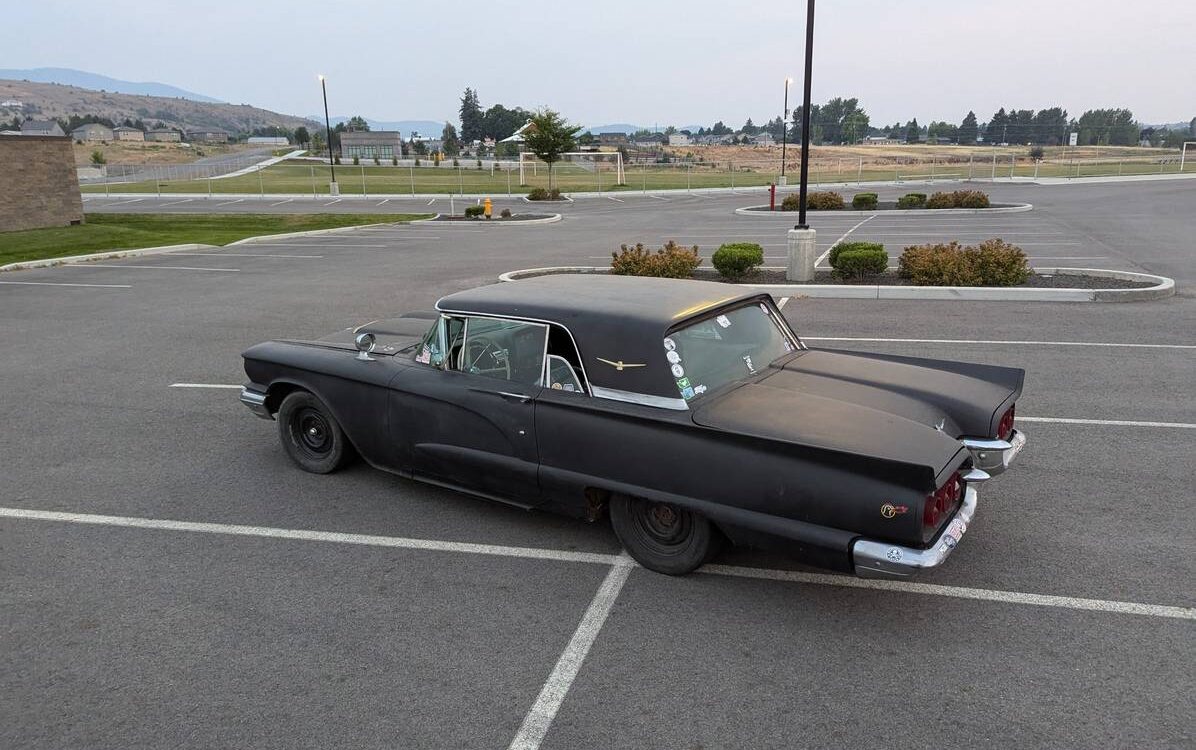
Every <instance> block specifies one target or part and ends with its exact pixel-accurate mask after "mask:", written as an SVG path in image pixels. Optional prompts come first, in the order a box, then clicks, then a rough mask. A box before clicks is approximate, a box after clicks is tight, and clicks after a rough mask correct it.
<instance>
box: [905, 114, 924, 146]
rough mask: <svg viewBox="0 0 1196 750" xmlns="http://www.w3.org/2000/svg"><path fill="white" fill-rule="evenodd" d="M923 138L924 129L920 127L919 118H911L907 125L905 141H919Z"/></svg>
mask: <svg viewBox="0 0 1196 750" xmlns="http://www.w3.org/2000/svg"><path fill="white" fill-rule="evenodd" d="M920 140H922V129H921V128H920V127H918V118H916V117H915V118H914V119H912V120H910V121H909V122H908V123H906V125H905V142H906V143H917V142H918V141H920Z"/></svg>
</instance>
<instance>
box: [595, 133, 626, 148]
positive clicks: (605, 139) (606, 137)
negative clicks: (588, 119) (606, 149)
mask: <svg viewBox="0 0 1196 750" xmlns="http://www.w3.org/2000/svg"><path fill="white" fill-rule="evenodd" d="M598 145H599V146H626V145H627V134H626V133H599V134H598Z"/></svg>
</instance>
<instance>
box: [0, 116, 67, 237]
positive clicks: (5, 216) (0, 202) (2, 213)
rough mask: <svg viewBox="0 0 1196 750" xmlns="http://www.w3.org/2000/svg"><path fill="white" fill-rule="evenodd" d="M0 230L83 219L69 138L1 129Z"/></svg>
mask: <svg viewBox="0 0 1196 750" xmlns="http://www.w3.org/2000/svg"><path fill="white" fill-rule="evenodd" d="M0 164H4V165H5V175H4V179H3V180H0V232H12V231H16V230H18V229H37V228H40V227H61V226H67V225H68V224H78V223H80V222H82V221H83V201H82V198H81V197H80V195H79V179H78V177H77V176H76V174H75V152H74V149H72V148H71V139H70V138H64V137H62V136H39V135H0Z"/></svg>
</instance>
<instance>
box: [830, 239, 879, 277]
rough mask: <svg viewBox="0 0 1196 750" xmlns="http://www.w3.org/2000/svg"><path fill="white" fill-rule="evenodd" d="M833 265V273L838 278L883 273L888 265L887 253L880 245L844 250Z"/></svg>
mask: <svg viewBox="0 0 1196 750" xmlns="http://www.w3.org/2000/svg"><path fill="white" fill-rule="evenodd" d="M861 244H866V243H861ZM833 265H834V269H835V270H834V274H835V275H836V276H838V277H839V278H841V279H860V278H863V277H865V276H875V275H877V274H881V273H884V272H885V270H886V269H887V268H888V267H889V254H888V253H886V252H885V250H884V248H883V247H881V246H877V247H862V248H855V249H852V250H844V251H843V252H841V253H839V255H838V256H837V257H836V258H835V263H834V264H833Z"/></svg>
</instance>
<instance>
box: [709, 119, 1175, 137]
mask: <svg viewBox="0 0 1196 750" xmlns="http://www.w3.org/2000/svg"><path fill="white" fill-rule="evenodd" d="M1192 122H1193V123H1196V118H1193V119H1192ZM732 132H733V131H732V130H731V128H729V127H727V126H726V125H724V124H723V121H722V120H719V121H718V122H716V123H714V127H712V128H710V135H730V134H731V133H732Z"/></svg>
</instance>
